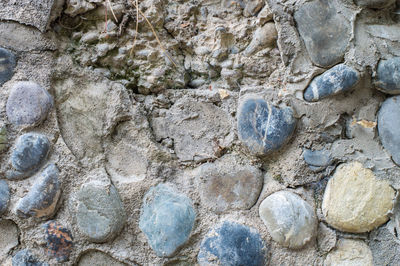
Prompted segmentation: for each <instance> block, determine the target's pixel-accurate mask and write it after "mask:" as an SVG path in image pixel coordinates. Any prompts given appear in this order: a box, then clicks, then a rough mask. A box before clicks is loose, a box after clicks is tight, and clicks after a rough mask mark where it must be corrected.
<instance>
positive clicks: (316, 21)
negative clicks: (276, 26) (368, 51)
mask: <svg viewBox="0 0 400 266" xmlns="http://www.w3.org/2000/svg"><path fill="white" fill-rule="evenodd" d="M294 19H295V21H296V23H297V29H298V31H299V33H300V36H301V38H302V39H303V41H304V44H305V46H306V49H307V52H308V54H309V55H310V58H311V60H312V61H313V63H314V64H316V65H319V66H322V67H330V66H333V65H335V64H337V63H339V62H340V61H341V60H342V59H343V56H344V54H345V52H346V48H347V45H348V43H349V40H350V32H351V26H350V22H349V21H348V20H347V19H346V18H345V17H344V16H343V13H341V12H339V10H337V8H336V7H335V3H334V1H331V0H314V1H310V2H306V3H304V4H303V5H302V6H301V7H300V8H299V9H298V10H297V11H296V12H295V13H294Z"/></svg>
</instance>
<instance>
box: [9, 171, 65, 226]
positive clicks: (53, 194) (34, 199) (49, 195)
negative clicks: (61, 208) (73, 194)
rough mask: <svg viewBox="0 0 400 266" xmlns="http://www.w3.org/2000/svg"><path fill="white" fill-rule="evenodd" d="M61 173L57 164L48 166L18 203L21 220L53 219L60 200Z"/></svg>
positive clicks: (17, 208)
mask: <svg viewBox="0 0 400 266" xmlns="http://www.w3.org/2000/svg"><path fill="white" fill-rule="evenodd" d="M58 174H59V171H58V169H57V166H55V164H50V165H48V166H47V167H46V168H45V169H44V170H43V172H42V173H41V174H40V176H39V179H38V180H37V181H36V182H35V184H34V185H33V187H32V188H31V189H30V191H29V192H28V194H26V196H25V197H23V198H22V199H20V200H19V201H18V204H17V207H16V213H17V215H18V216H19V217H21V218H28V217H32V216H33V217H36V218H43V217H51V216H52V215H53V214H54V212H55V210H56V206H57V202H58V199H59V198H60V194H61V190H60V182H59V180H58Z"/></svg>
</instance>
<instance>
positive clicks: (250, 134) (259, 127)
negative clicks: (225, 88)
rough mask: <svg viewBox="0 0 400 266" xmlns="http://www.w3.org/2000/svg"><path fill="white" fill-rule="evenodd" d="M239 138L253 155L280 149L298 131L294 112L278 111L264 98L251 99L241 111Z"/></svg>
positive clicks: (288, 109) (284, 109)
mask: <svg viewBox="0 0 400 266" xmlns="http://www.w3.org/2000/svg"><path fill="white" fill-rule="evenodd" d="M237 126H238V135H239V139H240V141H241V142H242V143H243V144H244V145H246V146H247V148H248V149H249V150H250V152H252V153H253V154H257V155H263V154H268V153H270V152H272V151H276V150H278V149H280V148H281V147H282V146H283V145H285V144H286V143H287V142H288V141H289V139H290V137H291V136H292V134H293V132H294V130H295V128H296V119H295V118H294V116H293V110H292V109H291V108H289V107H286V108H283V109H281V108H278V107H275V106H272V105H271V104H270V103H268V102H266V101H265V100H264V99H261V98H247V99H245V100H243V102H242V103H241V104H240V105H239V108H238V119H237Z"/></svg>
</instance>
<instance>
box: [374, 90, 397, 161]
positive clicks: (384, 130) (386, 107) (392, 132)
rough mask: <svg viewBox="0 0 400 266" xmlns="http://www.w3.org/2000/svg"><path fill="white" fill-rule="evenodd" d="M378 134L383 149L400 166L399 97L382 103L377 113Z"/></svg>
mask: <svg viewBox="0 0 400 266" xmlns="http://www.w3.org/2000/svg"><path fill="white" fill-rule="evenodd" d="M378 134H379V138H380V140H381V142H382V145H383V147H384V148H385V149H386V150H387V151H388V152H389V154H390V155H391V156H392V159H393V161H394V162H395V163H396V164H398V165H400V96H394V97H391V98H388V99H386V100H385V101H384V102H383V104H382V106H381V108H380V109H379V111H378Z"/></svg>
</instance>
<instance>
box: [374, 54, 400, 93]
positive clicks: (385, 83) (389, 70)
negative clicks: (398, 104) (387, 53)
mask: <svg viewBox="0 0 400 266" xmlns="http://www.w3.org/2000/svg"><path fill="white" fill-rule="evenodd" d="M376 72H377V74H376V78H377V80H376V82H375V85H376V86H377V87H378V89H379V90H381V91H383V92H385V93H388V94H399V93H400V57H394V58H391V59H389V60H381V61H380V62H379V64H378V69H377V71H376Z"/></svg>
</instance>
